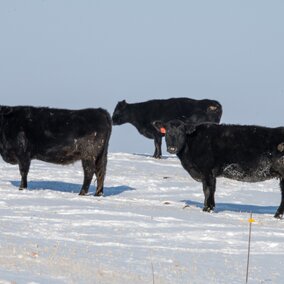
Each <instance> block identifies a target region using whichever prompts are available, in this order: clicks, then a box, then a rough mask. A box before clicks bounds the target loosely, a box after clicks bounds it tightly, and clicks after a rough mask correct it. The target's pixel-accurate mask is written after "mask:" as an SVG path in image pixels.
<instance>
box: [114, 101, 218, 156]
mask: <svg viewBox="0 0 284 284" xmlns="http://www.w3.org/2000/svg"><path fill="white" fill-rule="evenodd" d="M221 115H222V106H221V105H220V103H218V102H217V101H214V100H206V99H205V100H194V99H189V98H172V99H167V100H150V101H147V102H142V103H135V104H128V103H127V102H126V101H125V100H124V101H121V102H119V103H118V104H117V105H116V107H115V110H114V113H113V116H112V120H113V124H114V125H121V124H124V123H131V124H132V125H134V126H135V127H136V128H137V130H138V131H139V133H140V134H142V135H144V136H145V137H147V138H150V139H154V144H155V152H154V155H153V156H154V157H155V158H160V157H161V155H162V151H161V144H162V137H163V134H161V133H160V132H159V131H157V130H156V129H155V128H154V127H153V124H152V123H153V122H154V121H156V120H161V121H164V122H167V121H169V120H172V119H181V120H184V121H186V122H190V123H200V122H205V121H210V122H216V123H219V121H220V119H221Z"/></svg>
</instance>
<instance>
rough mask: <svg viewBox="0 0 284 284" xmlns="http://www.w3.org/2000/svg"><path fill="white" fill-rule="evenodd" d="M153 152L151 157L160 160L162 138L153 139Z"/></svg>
mask: <svg viewBox="0 0 284 284" xmlns="http://www.w3.org/2000/svg"><path fill="white" fill-rule="evenodd" d="M154 144H155V152H154V155H153V157H154V158H157V159H160V158H161V156H162V137H160V136H157V137H155V138H154Z"/></svg>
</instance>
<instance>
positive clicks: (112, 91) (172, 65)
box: [0, 0, 284, 154]
mask: <svg viewBox="0 0 284 284" xmlns="http://www.w3.org/2000/svg"><path fill="white" fill-rule="evenodd" d="M283 15H284V1H283V0H272V1H268V0H266V1H264V0H235V1H230V0H223V1H220V0H214V1H213V0H198V1H197V0H195V1H191V0H175V1H174V0H172V1H169V0H143V1H142V0H141V1H137V0H136V1H135V0H117V1H115V0H102V1H96V0H94V1H91V0H89V1H87V0H77V1H74V0H45V1H39V0H25V1H23V0H0V36H1V40H0V97H1V102H0V104H4V105H20V104H25V105H37V106H52V107H64V108H85V107H104V108H106V109H107V110H109V112H110V113H112V112H113V109H114V107H115V105H116V103H117V102H118V101H119V100H122V99H126V100H127V101H129V102H140V101H145V100H148V99H153V98H169V97H181V96H187V97H191V98H196V99H201V98H212V99H217V100H219V101H220V102H221V103H222V105H223V109H224V115H223V119H222V121H223V122H228V123H241V124H260V125H267V126H279V125H284V111H283V106H284V17H283ZM110 150H111V151H123V152H125V151H126V152H135V153H150V154H152V153H153V151H154V146H153V142H152V140H148V139H146V138H144V137H142V136H141V135H140V134H138V132H137V131H136V130H135V129H134V127H133V126H130V125H124V126H116V127H114V129H113V135H112V139H111V145H110ZM164 152H165V151H164Z"/></svg>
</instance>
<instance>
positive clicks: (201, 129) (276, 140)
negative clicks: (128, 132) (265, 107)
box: [154, 120, 284, 218]
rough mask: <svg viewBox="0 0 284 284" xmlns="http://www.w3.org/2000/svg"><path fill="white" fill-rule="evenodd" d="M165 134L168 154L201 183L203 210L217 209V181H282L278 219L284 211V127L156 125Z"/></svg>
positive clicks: (170, 123) (175, 121)
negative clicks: (172, 155) (215, 196)
mask: <svg viewBox="0 0 284 284" xmlns="http://www.w3.org/2000/svg"><path fill="white" fill-rule="evenodd" d="M154 125H155V127H156V128H157V129H161V128H162V129H163V132H166V136H165V139H166V144H167V151H168V152H169V153H171V154H176V155H177V156H178V158H179V159H180V161H181V164H182V166H183V167H184V169H185V170H186V171H187V172H188V173H189V174H190V175H191V177H192V178H194V179H195V180H197V181H200V182H202V185H203V192H204V196H205V200H204V208H203V211H208V212H209V211H211V210H213V209H214V207H215V199H214V194H215V188H216V178H217V177H220V176H222V177H226V178H230V179H234V180H238V181H245V182H259V181H264V180H267V179H271V178H279V179H280V189H281V203H280V206H279V208H278V209H277V211H276V213H275V216H274V217H276V218H281V217H282V216H283V212H284V127H279V128H267V127H261V126H240V125H218V124H210V123H205V124H200V125H190V124H185V123H183V122H182V121H179V120H173V121H169V122H168V123H163V122H159V121H157V122H154Z"/></svg>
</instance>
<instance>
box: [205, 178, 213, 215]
mask: <svg viewBox="0 0 284 284" xmlns="http://www.w3.org/2000/svg"><path fill="white" fill-rule="evenodd" d="M202 185H203V193H204V198H205V199H204V207H203V211H206V212H210V211H211V210H213V209H214V207H215V197H214V195H215V190H216V178H214V177H213V176H208V177H205V178H204V179H203V180H202Z"/></svg>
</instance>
